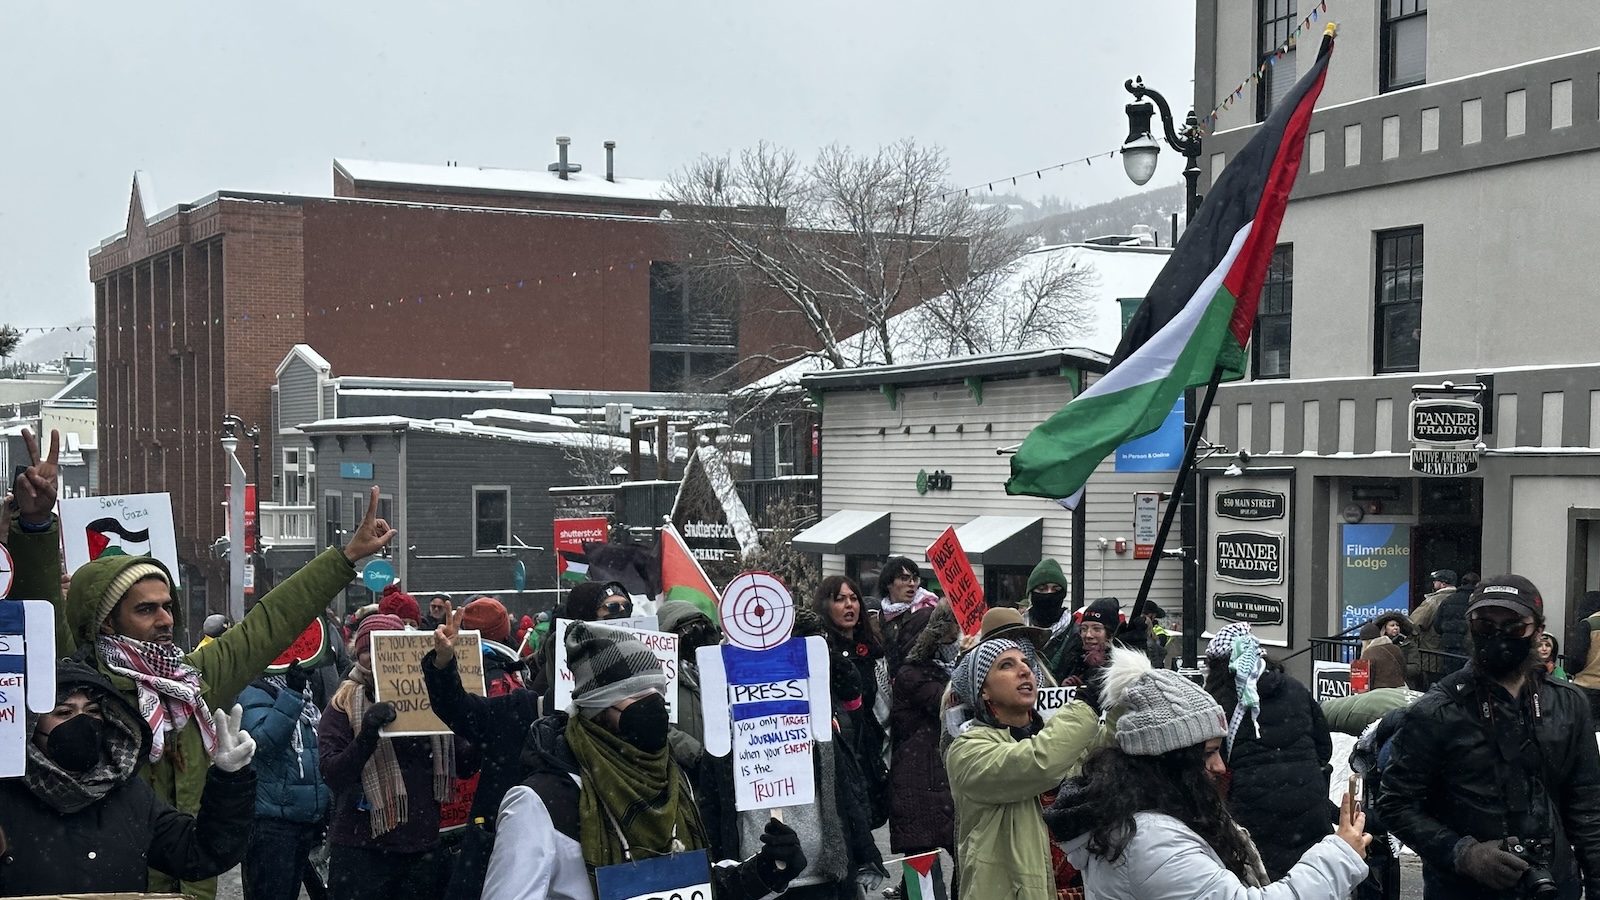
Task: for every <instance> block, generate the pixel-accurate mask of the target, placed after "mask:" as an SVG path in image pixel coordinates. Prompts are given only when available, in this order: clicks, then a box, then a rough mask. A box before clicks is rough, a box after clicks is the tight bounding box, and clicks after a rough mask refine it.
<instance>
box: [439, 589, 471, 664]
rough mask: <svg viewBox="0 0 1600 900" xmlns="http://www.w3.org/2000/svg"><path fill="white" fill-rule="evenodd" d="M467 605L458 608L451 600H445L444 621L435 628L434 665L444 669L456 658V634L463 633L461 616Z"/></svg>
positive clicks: (465, 612) (463, 614) (464, 612)
mask: <svg viewBox="0 0 1600 900" xmlns="http://www.w3.org/2000/svg"><path fill="white" fill-rule="evenodd" d="M466 614H467V610H466V607H462V608H461V609H456V608H455V607H453V606H451V605H450V601H448V600H446V601H445V602H444V621H443V622H442V623H440V624H439V625H438V627H436V628H434V629H433V667H434V668H435V669H443V668H444V667H446V666H448V665H450V660H452V659H455V658H456V635H458V634H460V633H461V618H462V617H463V616H465V615H466Z"/></svg>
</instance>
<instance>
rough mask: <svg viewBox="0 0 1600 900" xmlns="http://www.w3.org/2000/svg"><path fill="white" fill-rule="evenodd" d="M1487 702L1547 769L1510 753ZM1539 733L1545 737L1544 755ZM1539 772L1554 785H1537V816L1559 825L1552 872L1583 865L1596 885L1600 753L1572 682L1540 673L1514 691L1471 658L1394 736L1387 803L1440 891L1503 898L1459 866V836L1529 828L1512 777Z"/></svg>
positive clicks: (1505, 729)
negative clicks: (1488, 717)
mask: <svg viewBox="0 0 1600 900" xmlns="http://www.w3.org/2000/svg"><path fill="white" fill-rule="evenodd" d="M1534 692H1537V694H1538V700H1539V703H1538V706H1539V709H1540V713H1541V715H1540V717H1539V718H1538V719H1537V720H1535V719H1533V718H1532V715H1531V712H1530V710H1531V709H1532V707H1533V704H1532V703H1531V701H1532V699H1533V696H1534ZM1484 702H1488V703H1489V704H1490V708H1491V710H1492V716H1493V722H1494V728H1495V729H1496V734H1497V735H1499V734H1509V735H1511V736H1512V737H1511V738H1510V741H1512V742H1514V743H1517V744H1519V745H1521V746H1522V749H1523V752H1524V753H1526V754H1528V758H1529V760H1530V762H1532V761H1533V760H1535V759H1537V758H1538V757H1539V756H1542V758H1543V766H1542V770H1541V769H1540V767H1539V766H1538V764H1537V763H1534V764H1533V765H1531V766H1528V767H1523V766H1520V765H1519V766H1517V767H1515V768H1513V767H1511V765H1510V764H1509V763H1506V762H1504V761H1502V759H1501V756H1500V754H1499V752H1498V751H1497V749H1496V747H1495V745H1494V744H1492V743H1491V742H1490V740H1489V733H1488V732H1487V731H1486V730H1485V728H1484V726H1483V725H1482V724H1481V720H1480V717H1479V713H1478V708H1479V704H1480V703H1484ZM1530 734H1531V736H1536V737H1537V748H1538V752H1537V754H1535V753H1534V752H1533V745H1532V744H1531V743H1530V742H1529V741H1528V738H1529V736H1530ZM1497 740H1505V739H1504V738H1497ZM1532 771H1542V772H1543V776H1542V777H1543V778H1544V780H1545V781H1546V782H1547V783H1548V785H1549V790H1548V791H1545V790H1543V789H1539V788H1537V787H1535V788H1534V789H1533V790H1532V792H1531V793H1532V796H1533V806H1534V810H1533V818H1534V819H1535V820H1538V821H1544V822H1548V823H1549V824H1550V825H1551V827H1552V829H1553V831H1554V836H1555V864H1554V865H1552V866H1551V867H1550V868H1551V872H1552V873H1553V874H1554V875H1555V877H1556V880H1557V881H1558V882H1563V883H1568V884H1570V883H1573V882H1575V881H1576V880H1577V879H1578V877H1579V871H1580V870H1581V871H1582V877H1583V880H1584V881H1585V882H1587V883H1588V885H1589V890H1590V892H1591V893H1592V892H1593V891H1594V890H1595V889H1596V888H1597V886H1600V753H1597V752H1596V748H1595V739H1594V727H1593V724H1592V722H1591V720H1590V717H1589V704H1588V702H1587V700H1586V699H1585V698H1584V696H1583V694H1582V692H1581V691H1579V690H1578V689H1577V688H1575V687H1573V686H1572V685H1570V684H1568V683H1567V682H1564V681H1553V680H1547V679H1543V678H1539V679H1531V680H1530V681H1529V683H1528V685H1527V686H1526V687H1525V688H1524V689H1523V693H1522V696H1521V697H1520V698H1517V699H1513V698H1512V697H1511V695H1510V694H1508V693H1506V691H1505V690H1504V689H1503V688H1501V687H1500V686H1499V685H1497V684H1495V683H1494V682H1492V681H1490V680H1488V679H1486V678H1482V677H1481V676H1479V675H1478V674H1477V672H1476V669H1475V667H1474V665H1473V664H1472V663H1468V664H1467V665H1466V667H1465V668H1463V669H1462V670H1461V671H1459V672H1456V673H1454V674H1451V675H1448V676H1446V677H1444V678H1443V679H1441V680H1440V681H1439V683H1438V684H1436V685H1434V686H1433V688H1432V689H1431V690H1429V691H1428V693H1427V694H1425V695H1424V696H1423V697H1422V699H1420V700H1418V701H1417V702H1416V703H1414V704H1413V705H1412V706H1411V708H1410V710H1409V713H1408V715H1407V716H1406V719H1405V722H1404V724H1403V725H1401V727H1400V730H1399V733H1398V734H1397V735H1396V736H1395V738H1394V740H1393V742H1392V743H1391V744H1390V751H1389V762H1388V765H1386V766H1385V767H1384V770H1383V782H1382V786H1381V788H1380V790H1379V794H1378V810H1379V812H1380V813H1381V814H1382V816H1383V819H1384V822H1385V823H1386V824H1387V825H1388V828H1389V830H1390V832H1392V833H1393V834H1395V835H1396V836H1398V837H1399V838H1400V839H1401V840H1402V841H1404V842H1405V844H1406V846H1408V847H1411V848H1412V849H1414V850H1416V851H1417V853H1418V854H1419V855H1421V857H1422V861H1423V863H1424V864H1425V870H1424V871H1425V876H1426V878H1427V880H1428V881H1429V882H1430V885H1431V888H1430V894H1431V893H1432V889H1437V890H1440V891H1442V893H1441V894H1440V896H1449V897H1453V898H1461V900H1477V898H1483V900H1489V898H1494V897H1499V896H1500V895H1499V894H1496V893H1494V892H1492V891H1483V890H1481V889H1479V888H1478V887H1477V885H1475V884H1473V883H1471V882H1468V881H1467V880H1465V879H1463V878H1461V877H1460V876H1458V875H1457V874H1456V873H1455V865H1454V858H1455V848H1456V844H1457V843H1458V842H1459V841H1460V840H1461V839H1462V838H1463V837H1472V838H1475V839H1477V840H1480V841H1498V840H1500V839H1501V838H1503V837H1505V836H1506V835H1507V834H1508V833H1511V832H1509V831H1508V830H1507V829H1508V828H1517V827H1519V826H1518V824H1517V823H1514V822H1513V823H1507V821H1506V819H1507V815H1508V808H1507V803H1506V799H1505V797H1506V789H1505V787H1504V784H1505V783H1506V782H1504V781H1502V778H1503V777H1507V778H1518V777H1519V773H1520V778H1521V779H1527V778H1529V775H1530V772H1532ZM1552 801H1553V802H1552ZM1520 836H1526V835H1520ZM1574 849H1575V850H1576V851H1577V854H1576V858H1574V853H1573V850H1574Z"/></svg>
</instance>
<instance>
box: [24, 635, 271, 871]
mask: <svg viewBox="0 0 1600 900" xmlns="http://www.w3.org/2000/svg"><path fill="white" fill-rule="evenodd" d="M56 686H57V691H58V694H63V693H65V692H66V691H69V690H72V689H74V688H84V689H87V690H88V691H90V692H91V693H92V694H94V695H96V696H97V697H98V698H99V700H100V704H101V706H100V710H101V716H102V718H103V720H104V721H105V732H104V738H103V739H102V747H103V748H104V749H102V751H101V758H100V762H99V764H97V766H96V767H95V768H94V769H91V770H90V772H89V774H88V775H85V776H79V777H78V778H77V779H76V780H77V781H79V782H80V783H85V784H87V783H91V782H99V783H100V784H101V785H102V786H103V787H102V788H100V789H97V792H98V791H99V790H103V791H104V793H103V794H101V795H100V796H99V797H98V799H94V800H92V801H91V802H89V803H88V805H86V806H80V805H79V804H81V803H83V802H84V801H85V800H86V799H88V798H87V797H86V796H81V795H78V796H72V797H67V796H62V795H52V794H51V793H50V791H49V790H48V789H47V788H46V787H45V786H44V784H45V782H44V781H42V780H41V779H39V778H37V777H35V775H34V774H33V773H34V772H35V771H36V770H37V768H38V767H40V766H46V765H49V763H48V762H46V761H43V757H42V754H38V753H37V751H34V750H31V748H30V752H29V757H30V758H29V760H28V768H29V770H30V775H29V776H28V777H25V778H18V779H8V780H5V781H0V832H3V833H4V834H5V836H6V839H7V841H8V842H9V846H8V847H7V849H6V851H5V855H4V856H0V897H21V896H30V895H35V894H110V893H124V892H126V893H139V892H142V891H144V890H145V889H146V885H147V883H148V879H149V876H150V872H149V870H150V869H156V870H158V871H161V872H165V873H166V874H168V875H171V876H173V877H176V878H179V879H181V880H183V881H200V880H203V879H206V878H211V877H214V876H216V875H218V874H219V873H222V872H226V871H227V870H229V869H231V868H233V867H234V866H236V865H238V864H239V861H240V860H242V859H243V858H244V849H245V844H246V843H247V842H248V840H249V836H250V823H251V822H252V821H254V819H255V806H256V775H255V770H254V769H252V768H251V767H249V766H245V767H244V768H243V769H241V770H239V771H238V772H233V773H228V772H224V771H222V770H221V769H218V768H216V767H212V768H211V770H210V771H209V772H208V773H207V774H206V785H205V790H204V792H203V793H202V794H201V796H200V811H199V815H198V816H190V815H186V814H184V813H181V812H178V811H177V810H175V809H173V808H172V807H170V806H168V805H167V804H165V803H163V802H162V801H161V800H159V799H157V798H156V795H155V791H153V790H151V788H150V785H148V784H146V783H145V781H144V779H142V778H140V777H139V768H140V766H141V764H142V763H143V761H144V759H145V758H146V757H147V756H148V755H149V753H150V729H149V728H148V727H147V726H146V725H145V723H144V721H143V720H141V719H140V718H139V717H138V715H137V714H136V713H135V712H134V711H133V707H132V706H130V705H129V704H128V702H127V701H126V700H124V699H123V698H122V695H121V694H119V693H117V691H115V690H114V689H113V688H112V687H111V683H110V682H108V681H106V679H105V678H104V677H103V676H102V675H101V674H100V673H99V672H96V671H94V670H92V669H89V668H87V667H84V666H80V665H78V664H76V663H73V662H62V663H61V664H60V665H59V666H58V667H57V672H56ZM113 744H116V745H119V747H118V748H113V747H112V745H113ZM56 771H57V772H59V771H60V770H59V769H57V770H56ZM108 779H109V786H105V785H107V780H108ZM69 810H70V811H69Z"/></svg>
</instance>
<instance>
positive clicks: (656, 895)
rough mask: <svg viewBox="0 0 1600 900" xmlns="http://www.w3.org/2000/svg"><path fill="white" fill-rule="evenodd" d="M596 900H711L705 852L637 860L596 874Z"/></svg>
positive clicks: (708, 860)
mask: <svg viewBox="0 0 1600 900" xmlns="http://www.w3.org/2000/svg"><path fill="white" fill-rule="evenodd" d="M594 886H595V889H596V890H595V894H596V900H711V862H710V857H708V856H707V855H706V852H705V851H704V850H690V851H688V852H685V853H674V854H672V855H671V856H655V857H651V858H649V859H636V860H633V861H632V862H626V863H618V864H617V865H614V866H601V867H600V868H598V869H595V870H594Z"/></svg>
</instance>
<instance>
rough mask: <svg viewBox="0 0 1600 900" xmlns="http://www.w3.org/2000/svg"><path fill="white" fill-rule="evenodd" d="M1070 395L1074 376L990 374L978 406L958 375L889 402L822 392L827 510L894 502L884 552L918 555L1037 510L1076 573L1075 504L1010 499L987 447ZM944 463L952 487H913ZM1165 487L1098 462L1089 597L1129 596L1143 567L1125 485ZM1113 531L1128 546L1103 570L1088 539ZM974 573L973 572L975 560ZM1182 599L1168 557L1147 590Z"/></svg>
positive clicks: (1024, 431)
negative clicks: (992, 520)
mask: <svg viewBox="0 0 1600 900" xmlns="http://www.w3.org/2000/svg"><path fill="white" fill-rule="evenodd" d="M1071 397H1072V385H1071V382H1070V381H1069V380H1068V379H1066V378H1061V377H1053V376H1041V377H1030V378H1021V379H1014V380H1007V381H986V382H984V385H983V403H982V404H981V405H980V404H978V403H977V402H976V401H975V400H974V399H973V397H972V396H971V395H970V393H969V392H968V390H967V388H966V387H965V386H964V385H963V384H961V383H959V382H957V383H954V384H945V385H937V386H924V387H911V388H905V389H902V390H900V392H899V398H898V401H899V402H898V406H897V408H895V409H891V408H890V407H889V399H888V397H886V396H885V395H884V394H883V393H881V392H880V391H877V390H848V391H829V392H828V393H827V394H826V396H825V398H824V404H823V413H822V478H821V484H822V511H823V514H824V515H830V514H832V513H834V512H837V511H839V510H841V509H886V510H890V511H891V512H892V513H893V516H892V518H891V520H890V521H891V525H890V552H891V553H892V554H896V555H901V554H903V555H905V556H909V557H911V558H913V559H916V560H918V561H921V560H923V559H925V551H926V549H927V547H928V545H929V544H931V543H933V540H934V539H935V538H936V537H938V536H939V534H940V532H942V531H944V529H945V528H947V527H949V526H951V525H961V524H963V523H965V522H968V521H971V520H972V519H974V518H976V517H978V516H981V515H996V516H1039V517H1041V518H1043V519H1044V554H1045V555H1046V556H1053V557H1055V558H1056V560H1057V561H1058V562H1060V563H1061V566H1062V568H1063V570H1067V572H1068V575H1069V577H1073V576H1072V573H1071V571H1070V569H1071V560H1072V545H1071V540H1072V513H1071V512H1069V511H1068V510H1066V509H1064V508H1062V507H1061V506H1059V505H1057V504H1055V503H1052V502H1050V501H1047V500H1042V499H1039V498H1034V497H1011V496H1008V495H1007V494H1006V493H1005V480H1006V478H1007V477H1008V476H1009V474H1010V457H1009V456H1001V455H999V454H997V453H996V452H995V451H996V448H999V447H1004V446H1011V445H1015V444H1017V443H1020V442H1021V441H1022V440H1023V439H1024V438H1025V437H1027V435H1028V432H1029V431H1030V430H1032V429H1033V428H1034V426H1036V425H1038V424H1039V423H1040V422H1042V421H1044V420H1045V419H1046V418H1048V417H1049V416H1051V415H1052V414H1054V413H1055V412H1056V411H1057V410H1059V409H1060V408H1061V407H1062V406H1063V405H1065V404H1066V402H1067V401H1068V400H1069V399H1071ZM958 425H959V426H962V431H961V432H960V433H958V432H957V431H956V428H957V426H958ZM986 426H988V428H987V430H986ZM907 428H909V429H910V433H909V434H908V433H906V429H907ZM880 429H882V430H883V432H884V433H883V434H879V430H880ZM930 429H931V431H930ZM940 469H942V470H943V471H944V472H945V473H946V474H948V475H949V476H950V477H951V478H952V479H953V484H952V488H951V490H948V491H929V492H928V493H926V494H922V495H919V494H918V493H917V489H916V482H917V472H918V471H919V470H926V471H927V472H929V473H932V472H934V471H936V470H940ZM1163 489H1166V490H1170V489H1171V484H1170V478H1169V476H1166V475H1164V474H1162V475H1159V477H1152V476H1145V475H1118V474H1116V473H1114V472H1113V471H1112V462H1111V461H1110V460H1108V461H1107V462H1105V463H1104V464H1103V465H1102V466H1101V468H1100V472H1099V474H1097V475H1096V476H1095V477H1094V479H1093V480H1092V481H1091V483H1090V490H1089V495H1088V502H1089V506H1088V510H1087V514H1088V537H1089V540H1090V545H1089V552H1088V555H1087V564H1088V565H1087V568H1088V572H1087V577H1088V580H1087V581H1086V582H1085V586H1086V589H1087V590H1088V592H1089V596H1090V597H1096V596H1103V595H1109V596H1117V597H1120V598H1122V599H1123V600H1124V603H1125V604H1131V603H1132V601H1133V598H1134V596H1135V594H1136V593H1137V590H1138V585H1139V578H1140V576H1141V575H1142V574H1143V566H1144V563H1143V561H1142V560H1141V561H1137V562H1136V561H1135V560H1134V559H1133V492H1134V491H1135V490H1163ZM1119 535H1120V536H1122V537H1125V538H1127V540H1128V551H1127V552H1126V553H1125V554H1122V555H1121V556H1119V555H1117V554H1116V553H1114V552H1111V551H1110V550H1108V551H1107V552H1106V554H1105V567H1104V577H1103V579H1102V576H1101V569H1100V553H1099V550H1098V547H1097V546H1096V545H1095V543H1094V541H1095V538H1097V537H1100V536H1104V537H1106V538H1108V539H1110V538H1115V537H1117V536H1119ZM1173 543H1176V540H1175V539H1174V541H1173ZM824 568H825V569H826V570H827V571H828V572H829V573H837V572H842V571H843V570H844V560H843V558H842V557H837V556H829V557H826V558H825V559H824ZM978 574H979V577H980V578H981V577H982V570H981V567H980V568H979V573H978ZM1178 596H1179V572H1178V569H1177V564H1176V563H1168V564H1166V565H1165V566H1164V567H1163V569H1162V572H1161V574H1160V577H1158V579H1157V582H1156V587H1155V589H1154V590H1153V591H1152V594H1151V597H1152V599H1154V600H1156V601H1157V602H1159V603H1161V604H1162V605H1163V606H1169V607H1175V605H1176V604H1177V602H1178Z"/></svg>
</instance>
